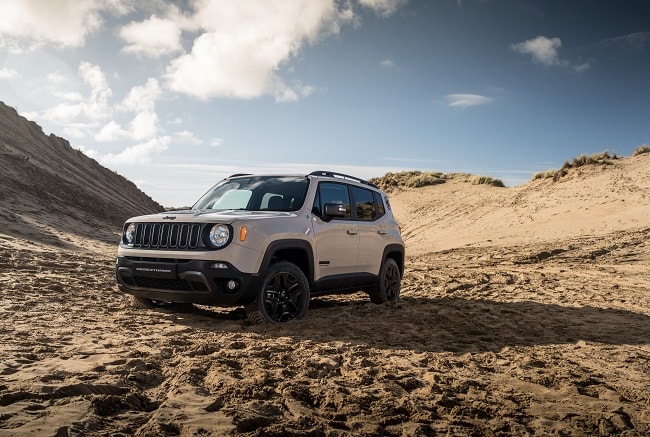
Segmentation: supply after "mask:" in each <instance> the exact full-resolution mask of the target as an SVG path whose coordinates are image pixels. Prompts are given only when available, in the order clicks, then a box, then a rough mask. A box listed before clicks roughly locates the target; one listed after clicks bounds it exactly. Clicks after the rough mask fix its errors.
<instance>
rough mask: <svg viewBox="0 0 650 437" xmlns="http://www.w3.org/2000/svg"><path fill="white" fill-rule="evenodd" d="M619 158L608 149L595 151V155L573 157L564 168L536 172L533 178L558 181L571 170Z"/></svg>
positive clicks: (609, 162) (602, 163) (604, 163)
mask: <svg viewBox="0 0 650 437" xmlns="http://www.w3.org/2000/svg"><path fill="white" fill-rule="evenodd" d="M615 159H619V157H618V156H617V155H616V153H612V154H610V153H609V152H608V151H604V152H600V153H594V154H593V155H584V154H583V155H580V156H577V157H575V158H573V161H566V162H565V163H564V165H563V166H562V168H560V169H559V170H547V171H542V172H538V173H535V174H534V175H533V177H532V180H534V181H535V180H537V179H550V178H552V179H553V181H555V182H557V181H558V180H560V179H561V178H562V177H564V176H566V175H567V174H569V170H571V169H574V168H578V167H583V166H585V165H609V164H611V163H612V161H613V160H615Z"/></svg>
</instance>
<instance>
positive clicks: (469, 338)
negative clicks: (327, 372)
mask: <svg viewBox="0 0 650 437" xmlns="http://www.w3.org/2000/svg"><path fill="white" fill-rule="evenodd" d="M206 319H207V320H206ZM178 323H182V324H185V325H188V326H191V327H193V328H196V329H198V330H204V331H208V332H219V331H222V330H224V328H227V330H228V331H229V332H232V329H233V328H235V327H236V326H238V327H239V329H241V331H242V332H253V333H257V334H260V335H262V336H270V337H280V336H283V337H284V336H291V337H294V338H296V339H297V340H311V341H317V342H326V341H327V342H329V341H340V342H345V343H356V344H363V345H368V346H372V347H377V348H384V349H409V350H413V351H420V352H424V351H429V352H444V351H446V352H456V353H466V352H482V351H497V350H501V349H502V348H504V347H506V346H535V345H550V344H575V343H577V342H578V341H585V342H596V343H603V344H611V345H626V344H631V345H647V344H650V316H648V315H645V314H640V313H634V312H630V311H626V310H620V309H614V308H599V307H594V306H582V307H569V306H561V305H556V304H545V303H540V302H533V301H523V302H500V301H492V300H486V299H466V298H459V297H441V298H421V297H417V298H416V297H402V298H401V299H400V301H399V302H397V303H392V304H384V305H374V304H371V303H369V302H368V301H367V298H365V299H360V298H356V299H355V297H354V296H351V298H350V299H349V300H348V299H340V298H338V299H327V298H325V299H314V300H312V303H311V305H310V309H309V311H308V312H307V316H306V318H305V319H304V320H300V321H295V322H290V323H287V324H283V325H280V326H274V325H250V324H249V323H248V322H247V320H246V315H245V313H244V311H243V309H241V308H238V309H219V310H216V311H212V310H211V309H204V308H197V310H196V311H194V312H193V313H192V314H187V315H186V317H183V318H181V319H179V320H178ZM232 324H236V325H235V326H225V325H232Z"/></svg>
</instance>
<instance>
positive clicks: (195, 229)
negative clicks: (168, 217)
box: [133, 223, 201, 249]
mask: <svg viewBox="0 0 650 437" xmlns="http://www.w3.org/2000/svg"><path fill="white" fill-rule="evenodd" d="M200 244H201V225H200V224H199V223H136V224H135V239H134V241H133V247H138V248H144V249H196V248H197V247H199V245H200Z"/></svg>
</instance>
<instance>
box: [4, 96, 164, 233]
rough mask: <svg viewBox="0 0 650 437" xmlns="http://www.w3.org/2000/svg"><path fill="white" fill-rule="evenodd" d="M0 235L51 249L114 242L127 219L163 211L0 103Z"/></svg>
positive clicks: (138, 192) (81, 154)
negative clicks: (77, 242) (82, 239)
mask: <svg viewBox="0 0 650 437" xmlns="http://www.w3.org/2000/svg"><path fill="white" fill-rule="evenodd" d="M0 201H1V202H2V208H0V235H1V234H5V235H6V236H7V238H5V240H7V239H10V238H11V237H21V238H25V239H28V240H33V241H39V242H45V243H48V244H55V245H66V244H70V243H73V240H74V239H75V235H83V236H86V237H92V238H94V239H97V240H104V241H111V242H114V241H115V238H116V237H115V235H116V231H119V229H120V227H121V225H122V223H123V222H124V220H125V219H126V218H128V217H130V216H133V215H138V214H142V213H149V212H155V211H160V210H162V207H161V206H160V205H159V204H158V203H156V202H154V201H153V200H152V199H151V198H150V197H149V196H147V195H146V194H144V193H143V192H142V191H140V190H139V189H138V188H137V187H136V186H135V185H134V184H133V183H132V182H130V181H128V180H126V179H125V178H123V177H122V176H120V175H118V174H116V173H114V172H113V171H111V170H108V169H107V168H105V167H102V166H101V165H100V164H99V163H97V161H95V160H93V159H91V158H89V157H87V156H86V155H84V154H83V153H82V152H80V151H78V150H75V149H73V148H72V147H70V144H69V143H68V141H66V140H65V139H63V138H59V137H57V136H55V135H49V136H47V135H45V134H44V133H43V131H42V129H41V127H40V126H38V125H37V124H36V123H34V122H31V121H28V120H26V119H25V118H24V117H21V116H20V115H18V113H17V112H16V110H15V109H13V108H11V107H9V106H6V105H5V104H4V103H2V102H0Z"/></svg>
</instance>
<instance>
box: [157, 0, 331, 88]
mask: <svg viewBox="0 0 650 437" xmlns="http://www.w3.org/2000/svg"><path fill="white" fill-rule="evenodd" d="M337 17H338V15H337V9H336V4H335V3H334V1H333V0H321V1H310V2H303V1H300V0H263V1H247V2H215V1H212V2H209V1H203V2H199V7H198V10H197V13H196V17H195V20H196V21H197V23H199V24H200V26H201V28H202V29H204V30H205V31H204V32H203V33H202V34H201V35H199V36H198V37H197V38H196V39H195V40H194V44H193V46H192V50H191V52H189V53H186V54H184V55H182V56H180V57H178V58H177V59H175V60H173V61H172V62H171V64H170V65H169V67H168V69H167V76H166V78H167V82H168V85H169V87H170V88H171V89H172V90H174V91H177V92H180V93H184V94H188V95H191V96H194V97H197V98H199V99H203V100H206V99H209V98H213V97H228V98H238V99H251V98H255V97H260V96H262V95H265V94H271V95H274V96H275V97H276V100H278V101H288V100H295V99H297V98H298V97H299V96H301V95H305V92H306V91H307V92H309V89H305V88H303V87H302V86H298V87H296V86H292V85H289V84H287V83H285V82H284V81H283V80H282V79H281V78H280V77H279V76H278V74H277V70H278V68H279V67H280V66H281V65H282V64H283V63H284V62H286V61H287V60H288V59H289V58H291V57H292V56H295V55H296V54H297V53H299V51H300V48H301V47H302V45H303V44H304V43H305V42H313V41H316V40H317V38H318V37H319V35H320V34H321V32H323V30H324V29H325V28H327V23H328V22H332V21H335V20H336V19H337Z"/></svg>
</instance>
